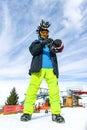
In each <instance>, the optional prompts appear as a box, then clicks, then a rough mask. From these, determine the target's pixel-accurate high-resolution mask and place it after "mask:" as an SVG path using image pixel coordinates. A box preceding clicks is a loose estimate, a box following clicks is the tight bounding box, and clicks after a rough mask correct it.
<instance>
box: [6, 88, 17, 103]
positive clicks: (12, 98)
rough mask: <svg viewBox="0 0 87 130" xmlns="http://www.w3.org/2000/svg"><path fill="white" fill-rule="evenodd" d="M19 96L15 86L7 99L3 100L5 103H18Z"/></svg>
mask: <svg viewBox="0 0 87 130" xmlns="http://www.w3.org/2000/svg"><path fill="white" fill-rule="evenodd" d="M18 99H19V96H18V94H17V93H16V89H15V87H13V89H12V90H11V92H10V95H9V97H7V101H6V102H5V105H17V104H18Z"/></svg>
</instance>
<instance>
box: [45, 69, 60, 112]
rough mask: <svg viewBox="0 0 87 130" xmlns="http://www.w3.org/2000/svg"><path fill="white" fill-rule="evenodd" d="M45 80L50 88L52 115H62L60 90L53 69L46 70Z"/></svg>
mask: <svg viewBox="0 0 87 130" xmlns="http://www.w3.org/2000/svg"><path fill="white" fill-rule="evenodd" d="M45 79H46V82H47V84H48V88H49V98H50V104H51V111H52V114H60V112H61V107H60V90H59V86H58V80H57V77H56V75H54V73H53V69H47V70H46V75H45Z"/></svg>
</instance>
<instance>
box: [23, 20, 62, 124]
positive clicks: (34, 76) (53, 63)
mask: <svg viewBox="0 0 87 130" xmlns="http://www.w3.org/2000/svg"><path fill="white" fill-rule="evenodd" d="M49 26H50V24H49V22H45V21H44V20H42V21H41V23H40V25H39V26H38V28H37V30H36V31H37V33H38V40H35V41H34V42H33V43H32V44H31V45H30V47H29V50H30V53H31V54H32V56H33V57H32V62H31V66H30V70H29V74H30V75H31V79H30V83H29V86H28V89H27V92H26V98H25V102H24V110H23V115H22V116H21V121H29V120H31V117H32V114H33V112H34V105H35V101H36V95H37V92H38V90H39V88H40V84H41V82H42V80H43V78H45V80H46V82H47V84H48V90H49V98H50V104H51V112H52V121H55V122H58V123H61V122H64V118H63V117H62V116H61V115H60V113H61V107H60V95H59V94H60V92H59V86H58V79H57V78H58V64H57V57H56V53H58V52H61V51H62V50H63V47H64V45H63V43H62V41H61V40H59V39H56V40H53V39H51V38H48V37H49V30H48V28H49Z"/></svg>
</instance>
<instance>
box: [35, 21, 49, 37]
mask: <svg viewBox="0 0 87 130" xmlns="http://www.w3.org/2000/svg"><path fill="white" fill-rule="evenodd" d="M49 27H50V23H49V22H45V21H44V20H43V19H42V20H41V23H40V25H39V26H38V27H37V30H36V32H37V33H38V34H39V37H40V31H42V30H47V31H48V32H49V30H48V28H49Z"/></svg>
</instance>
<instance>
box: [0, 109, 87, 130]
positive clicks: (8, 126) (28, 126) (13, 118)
mask: <svg viewBox="0 0 87 130" xmlns="http://www.w3.org/2000/svg"><path fill="white" fill-rule="evenodd" d="M21 115H22V113H18V114H10V115H3V114H1V115H0V130H41V129H43V130H87V108H62V112H61V115H62V116H63V117H64V118H65V123H62V124H59V123H56V122H53V121H52V120H51V112H50V111H49V112H48V113H45V112H44V111H41V112H40V113H34V114H33V115H32V120H30V121H28V122H22V121H20V116H21Z"/></svg>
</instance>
